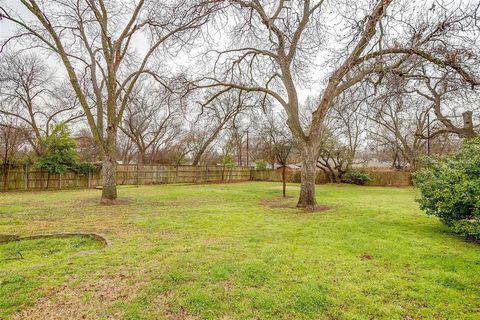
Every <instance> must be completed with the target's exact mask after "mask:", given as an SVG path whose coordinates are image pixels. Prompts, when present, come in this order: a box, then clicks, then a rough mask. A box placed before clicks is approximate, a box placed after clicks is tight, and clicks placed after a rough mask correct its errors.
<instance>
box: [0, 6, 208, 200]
mask: <svg viewBox="0 0 480 320" xmlns="http://www.w3.org/2000/svg"><path fill="white" fill-rule="evenodd" d="M21 4H22V5H23V7H24V8H25V9H27V10H28V12H29V13H31V14H32V15H33V17H34V19H33V20H27V18H25V17H23V16H20V15H18V14H17V13H15V12H14V11H13V10H11V9H8V8H6V7H5V6H3V5H2V6H0V18H1V19H2V20H5V21H8V22H11V23H13V24H15V25H16V26H18V28H19V32H18V33H17V34H16V35H14V36H12V37H11V38H9V39H7V40H6V41H5V42H4V43H3V44H2V48H3V47H4V46H5V44H6V43H8V42H10V41H13V40H24V41H34V44H35V46H37V47H41V48H44V49H46V50H49V51H51V52H53V53H55V55H56V56H57V57H58V58H59V59H60V60H61V62H62V64H63V65H64V67H65V70H66V72H67V75H68V79H69V81H70V84H71V86H72V88H73V90H74V92H75V94H76V96H77V98H78V101H79V104H80V105H81V107H82V109H83V112H84V113H85V116H86V118H87V122H88V125H89V127H90V130H91V131H92V135H93V137H94V140H95V142H96V144H97V145H98V146H99V150H100V152H101V156H102V159H103V165H102V176H103V189H102V203H114V202H115V199H116V198H117V188H116V151H117V150H116V140H117V130H118V127H119V126H120V124H121V122H122V119H123V115H124V113H125V109H126V107H127V105H128V102H129V99H130V98H131V94H132V92H133V91H134V89H135V87H136V84H137V82H138V81H139V79H140V78H142V77H146V76H154V75H155V74H156V73H157V72H156V71H157V70H158V68H157V69H153V67H152V65H151V63H150V62H151V60H152V58H153V57H154V56H155V54H157V53H159V50H160V49H168V50H178V49H180V48H181V45H182V44H185V43H188V42H191V41H193V40H194V38H193V34H192V33H187V32H190V31H192V30H197V29H198V28H199V27H200V26H201V25H203V24H204V23H205V22H206V21H207V19H208V16H209V14H210V13H211V11H212V10H213V8H214V7H215V6H216V5H217V4H216V3H214V2H211V1H202V0H198V1H186V0H176V1H170V2H167V3H164V2H158V1H146V0H138V1H134V2H132V3H130V4H125V3H124V2H122V1H108V2H107V1H104V0H86V1H60V0H49V1H43V0H29V1H27V0H22V1H21ZM141 37H144V39H147V41H144V42H143V43H144V44H145V45H146V46H147V47H146V48H144V49H143V50H135V48H134V46H133V45H132V43H133V42H134V41H135V40H136V39H139V38H141ZM159 80H160V81H161V79H159ZM104 116H105V118H106V123H105V125H104Z"/></svg>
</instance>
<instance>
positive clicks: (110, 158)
mask: <svg viewBox="0 0 480 320" xmlns="http://www.w3.org/2000/svg"><path fill="white" fill-rule="evenodd" d="M115 147H116V130H114V129H113V128H109V129H108V130H107V146H106V150H105V153H104V155H103V161H102V178H103V186H102V199H101V200H100V202H101V203H102V204H115V202H116V199H117V161H116V153H115V152H116V149H115Z"/></svg>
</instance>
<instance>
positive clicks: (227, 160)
mask: <svg viewBox="0 0 480 320" xmlns="http://www.w3.org/2000/svg"><path fill="white" fill-rule="evenodd" d="M222 164H223V166H224V167H225V168H235V158H234V157H233V156H232V155H231V154H226V155H225V156H224V157H223V159H222Z"/></svg>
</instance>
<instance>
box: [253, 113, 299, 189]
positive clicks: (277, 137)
mask: <svg viewBox="0 0 480 320" xmlns="http://www.w3.org/2000/svg"><path fill="white" fill-rule="evenodd" d="M281 119H282V116H277V115H275V114H272V113H271V114H269V115H268V116H267V119H266V121H265V123H264V125H263V126H262V127H261V129H260V136H261V137H262V139H263V141H264V144H265V145H266V146H267V148H268V149H269V153H270V154H271V158H272V159H275V161H276V162H277V163H278V164H279V165H280V168H281V170H282V194H283V197H286V196H287V175H286V171H287V166H288V164H289V161H290V158H291V155H292V151H293V149H294V141H293V138H292V136H291V134H290V133H289V132H288V131H286V130H284V128H283V125H282V123H281V122H282V121H281Z"/></svg>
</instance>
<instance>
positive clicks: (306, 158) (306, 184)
mask: <svg viewBox="0 0 480 320" xmlns="http://www.w3.org/2000/svg"><path fill="white" fill-rule="evenodd" d="M317 155H318V152H317V151H315V148H313V147H311V146H304V147H303V148H302V160H303V162H302V172H301V179H302V180H301V185H300V198H299V199H298V204H297V207H299V208H305V209H306V210H314V209H315V207H316V206H317V200H316V198H315V176H316V164H317Z"/></svg>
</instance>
